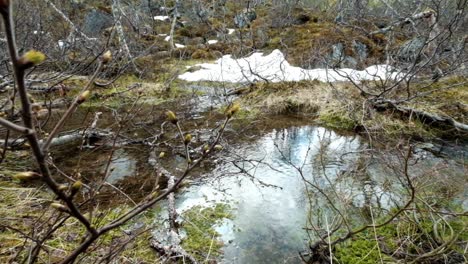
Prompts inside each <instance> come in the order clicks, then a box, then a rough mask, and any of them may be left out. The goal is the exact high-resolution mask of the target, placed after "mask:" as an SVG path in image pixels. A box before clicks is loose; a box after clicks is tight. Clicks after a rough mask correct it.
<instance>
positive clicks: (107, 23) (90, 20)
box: [83, 9, 114, 37]
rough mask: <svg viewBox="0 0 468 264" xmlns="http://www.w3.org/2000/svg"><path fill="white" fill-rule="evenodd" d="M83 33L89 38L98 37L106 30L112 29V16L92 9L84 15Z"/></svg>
mask: <svg viewBox="0 0 468 264" xmlns="http://www.w3.org/2000/svg"><path fill="white" fill-rule="evenodd" d="M84 21H85V22H84V26H83V32H84V33H85V34H86V35H88V36H90V37H98V36H99V35H100V34H101V33H102V32H103V31H104V30H105V29H106V28H109V27H112V26H113V24H114V20H113V18H112V16H111V15H110V14H108V13H105V12H103V11H101V10H97V9H93V10H91V11H90V12H88V14H86V16H85V19H84Z"/></svg>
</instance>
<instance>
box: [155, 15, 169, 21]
mask: <svg viewBox="0 0 468 264" xmlns="http://www.w3.org/2000/svg"><path fill="white" fill-rule="evenodd" d="M153 19H154V20H159V21H166V20H169V17H168V16H155V17H153Z"/></svg>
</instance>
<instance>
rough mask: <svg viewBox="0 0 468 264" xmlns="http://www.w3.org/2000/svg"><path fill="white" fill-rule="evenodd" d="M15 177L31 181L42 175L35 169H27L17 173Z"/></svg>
mask: <svg viewBox="0 0 468 264" xmlns="http://www.w3.org/2000/svg"><path fill="white" fill-rule="evenodd" d="M13 178H14V179H17V180H20V181H31V180H36V179H39V178H41V175H40V174H38V173H36V172H33V171H25V172H19V173H17V174H15V175H14V176H13Z"/></svg>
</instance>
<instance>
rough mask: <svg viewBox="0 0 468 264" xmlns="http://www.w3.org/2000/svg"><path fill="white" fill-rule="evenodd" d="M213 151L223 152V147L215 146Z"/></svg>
mask: <svg viewBox="0 0 468 264" xmlns="http://www.w3.org/2000/svg"><path fill="white" fill-rule="evenodd" d="M213 149H214V150H216V151H220V150H223V146H221V145H215V146H214V147H213Z"/></svg>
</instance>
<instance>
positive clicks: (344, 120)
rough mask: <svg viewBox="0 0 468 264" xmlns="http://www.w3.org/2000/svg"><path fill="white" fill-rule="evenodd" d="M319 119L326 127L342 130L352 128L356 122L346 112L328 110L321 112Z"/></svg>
mask: <svg viewBox="0 0 468 264" xmlns="http://www.w3.org/2000/svg"><path fill="white" fill-rule="evenodd" d="M319 121H320V122H321V123H322V124H323V125H324V126H327V127H331V128H335V129H343V130H353V129H354V128H355V127H356V125H357V122H356V121H354V120H353V119H351V118H350V117H349V116H348V113H346V112H339V111H333V110H331V111H328V112H325V113H321V114H320V116H319Z"/></svg>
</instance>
